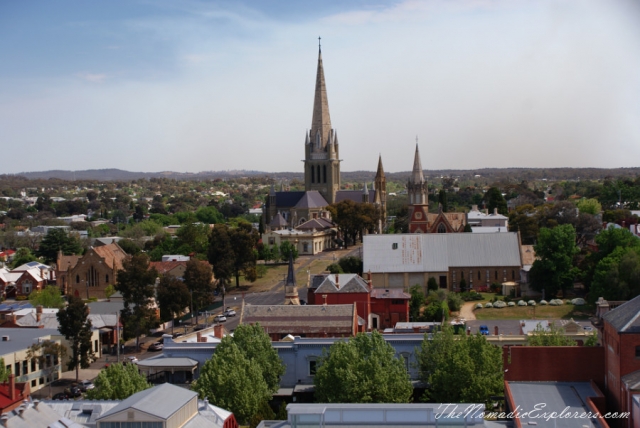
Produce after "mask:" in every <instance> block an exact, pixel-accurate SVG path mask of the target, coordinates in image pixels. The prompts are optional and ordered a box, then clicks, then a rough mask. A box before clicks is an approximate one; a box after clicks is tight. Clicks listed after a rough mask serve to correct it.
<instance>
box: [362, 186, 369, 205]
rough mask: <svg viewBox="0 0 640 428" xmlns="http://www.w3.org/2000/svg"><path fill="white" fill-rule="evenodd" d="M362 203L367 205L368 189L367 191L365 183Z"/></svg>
mask: <svg viewBox="0 0 640 428" xmlns="http://www.w3.org/2000/svg"><path fill="white" fill-rule="evenodd" d="M362 202H364V203H369V189H367V182H366V181H365V182H364V187H363V188H362Z"/></svg>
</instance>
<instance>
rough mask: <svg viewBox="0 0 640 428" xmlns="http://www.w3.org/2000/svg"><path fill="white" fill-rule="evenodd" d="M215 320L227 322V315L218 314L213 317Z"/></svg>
mask: <svg viewBox="0 0 640 428" xmlns="http://www.w3.org/2000/svg"><path fill="white" fill-rule="evenodd" d="M213 320H214V321H215V322H227V317H225V316H224V315H216V316H215V317H213Z"/></svg>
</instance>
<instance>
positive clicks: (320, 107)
mask: <svg viewBox="0 0 640 428" xmlns="http://www.w3.org/2000/svg"><path fill="white" fill-rule="evenodd" d="M339 153H340V151H339V146H338V135H337V133H336V131H335V130H334V129H333V128H331V116H330V115H329V101H328V99H327V88H326V85H325V81H324V69H323V67H322V50H319V51H318V71H317V73H316V92H315V97H314V100H313V117H312V119H311V131H310V132H308V133H307V135H306V138H305V143H304V187H305V190H307V191H309V190H317V191H318V192H320V194H322V196H323V197H324V198H325V199H326V201H327V202H328V203H329V204H333V203H334V202H336V192H337V191H338V190H339V189H340V156H339Z"/></svg>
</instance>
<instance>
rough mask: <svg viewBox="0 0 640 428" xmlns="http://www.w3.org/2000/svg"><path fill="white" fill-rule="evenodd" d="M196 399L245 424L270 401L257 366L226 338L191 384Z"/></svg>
mask: <svg viewBox="0 0 640 428" xmlns="http://www.w3.org/2000/svg"><path fill="white" fill-rule="evenodd" d="M192 389H193V390H194V391H196V392H197V393H198V394H199V395H200V398H205V397H206V398H208V399H209V401H210V402H211V403H212V404H214V405H216V406H219V407H222V408H223V409H227V410H229V411H230V412H232V413H233V414H234V415H235V416H236V418H237V419H238V422H239V423H240V424H246V423H247V422H248V421H249V420H250V418H251V417H252V416H253V415H255V414H256V413H257V412H258V411H259V410H260V407H261V405H262V404H263V403H264V402H265V401H268V400H269V399H270V398H271V393H270V392H269V387H268V386H267V383H266V382H265V380H264V377H263V374H262V371H261V368H260V365H259V364H258V362H257V361H252V360H250V359H248V358H247V357H245V355H244V354H243V352H242V351H241V350H240V348H239V347H238V345H236V344H235V343H233V339H232V338H231V337H230V336H225V337H224V338H223V339H222V341H221V342H220V344H219V345H218V346H217V347H216V352H215V353H214V354H213V357H211V359H209V360H207V361H206V362H205V363H204V366H203V367H202V370H201V371H200V377H199V378H198V380H197V381H196V382H195V383H194V384H192Z"/></svg>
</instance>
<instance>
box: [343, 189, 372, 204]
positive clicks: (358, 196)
mask: <svg viewBox="0 0 640 428" xmlns="http://www.w3.org/2000/svg"><path fill="white" fill-rule="evenodd" d="M362 193H363V192H362V190H338V191H337V192H336V203H338V202H341V201H344V200H347V199H348V200H350V201H353V202H356V203H362ZM368 193H369V202H373V199H374V198H375V196H376V191H375V190H373V189H372V190H369V191H368Z"/></svg>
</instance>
